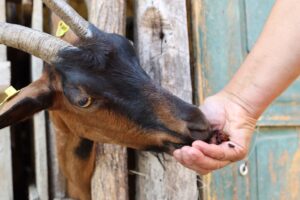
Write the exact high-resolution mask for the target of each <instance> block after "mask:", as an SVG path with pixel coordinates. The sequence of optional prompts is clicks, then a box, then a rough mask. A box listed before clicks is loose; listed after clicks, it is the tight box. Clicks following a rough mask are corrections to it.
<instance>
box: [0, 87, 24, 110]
mask: <svg viewBox="0 0 300 200" xmlns="http://www.w3.org/2000/svg"><path fill="white" fill-rule="evenodd" d="M19 92H20V90H16V89H15V88H14V87H13V86H10V87H9V88H7V89H6V90H5V91H4V99H3V100H2V101H1V102H0V106H2V105H3V104H4V103H6V102H7V101H9V100H10V99H11V98H13V97H14V96H16V95H17V94H18V93H19Z"/></svg>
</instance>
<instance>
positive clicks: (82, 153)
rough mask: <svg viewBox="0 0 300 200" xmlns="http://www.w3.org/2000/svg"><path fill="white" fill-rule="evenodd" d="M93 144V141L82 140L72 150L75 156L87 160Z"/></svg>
mask: <svg viewBox="0 0 300 200" xmlns="http://www.w3.org/2000/svg"><path fill="white" fill-rule="evenodd" d="M93 144H94V142H93V141H91V140H88V139H84V138H82V139H81V140H80V142H79V144H78V146H77V147H76V148H75V149H74V153H75V155H76V156H77V157H78V158H80V159H81V160H87V159H88V158H89V156H90V154H91V152H92V148H93Z"/></svg>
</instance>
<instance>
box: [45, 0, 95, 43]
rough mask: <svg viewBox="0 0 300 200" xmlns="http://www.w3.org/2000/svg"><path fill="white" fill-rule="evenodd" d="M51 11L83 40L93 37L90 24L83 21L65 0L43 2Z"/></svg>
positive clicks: (46, 0)
mask: <svg viewBox="0 0 300 200" xmlns="http://www.w3.org/2000/svg"><path fill="white" fill-rule="evenodd" d="M43 2H44V3H45V4H46V5H47V7H48V8H50V10H52V11H53V12H54V13H55V14H56V15H57V16H59V17H60V18H61V19H62V20H63V21H64V22H65V23H66V24H68V25H69V26H70V28H71V29H72V30H73V31H74V33H75V34H76V35H77V36H78V37H79V38H81V39H88V38H90V37H92V33H91V31H90V30H89V22H88V21H86V20H85V19H83V18H82V17H81V16H80V15H79V14H78V13H77V12H76V11H75V10H74V9H73V8H72V7H71V6H70V5H69V4H67V3H66V2H65V1H64V0H43Z"/></svg>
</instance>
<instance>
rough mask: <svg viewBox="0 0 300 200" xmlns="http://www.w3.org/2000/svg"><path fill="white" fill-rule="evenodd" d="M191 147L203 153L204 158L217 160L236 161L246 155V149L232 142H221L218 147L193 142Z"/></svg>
mask: <svg viewBox="0 0 300 200" xmlns="http://www.w3.org/2000/svg"><path fill="white" fill-rule="evenodd" d="M192 146H193V147H195V148H196V149H198V150H200V151H201V152H203V154H205V155H206V156H208V157H211V158H214V159H217V160H227V161H238V160H241V159H243V158H244V157H245V156H246V154H247V150H246V148H244V147H242V146H241V145H239V144H237V143H235V142H233V141H230V142H223V143H222V144H220V145H215V144H207V143H205V142H202V141H195V142H194V143H193V144H192Z"/></svg>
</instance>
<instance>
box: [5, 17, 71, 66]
mask: <svg viewBox="0 0 300 200" xmlns="http://www.w3.org/2000/svg"><path fill="white" fill-rule="evenodd" d="M0 44H4V45H7V46H10V47H13V48H16V49H20V50H23V51H25V52H27V53H29V54H32V55H34V56H36V57H39V58H41V59H43V60H44V61H46V62H47V63H49V64H54V63H55V62H56V61H57V59H58V56H57V53H58V51H59V50H61V49H63V48H66V47H72V45H70V44H69V43H67V42H65V41H63V40H61V39H58V38H55V37H53V36H51V35H49V34H47V33H43V32H40V31H37V30H33V29H30V28H26V27H24V26H20V25H15V24H9V23H4V22H0Z"/></svg>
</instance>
